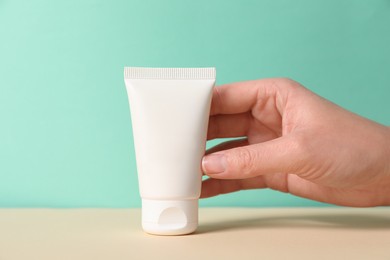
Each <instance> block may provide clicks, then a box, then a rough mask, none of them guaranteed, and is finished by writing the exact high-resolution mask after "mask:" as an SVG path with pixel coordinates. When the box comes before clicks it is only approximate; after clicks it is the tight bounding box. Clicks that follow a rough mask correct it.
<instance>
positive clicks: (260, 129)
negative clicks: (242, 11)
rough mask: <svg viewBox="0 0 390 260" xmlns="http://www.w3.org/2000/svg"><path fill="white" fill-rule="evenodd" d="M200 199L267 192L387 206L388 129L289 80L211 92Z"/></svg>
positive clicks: (389, 179)
mask: <svg viewBox="0 0 390 260" xmlns="http://www.w3.org/2000/svg"><path fill="white" fill-rule="evenodd" d="M230 137H246V138H245V139H239V140H233V141H229V142H226V143H222V144H220V145H218V146H216V147H213V148H211V149H210V150H209V151H207V153H206V154H207V155H206V156H205V157H204V158H203V161H202V168H203V172H204V173H205V174H207V175H208V176H209V177H210V178H209V179H207V180H205V181H203V184H202V193H201V197H202V198H206V197H211V196H215V195H219V194H224V193H229V192H234V191H238V190H242V189H254V188H271V189H274V190H278V191H282V192H289V193H291V194H294V195H297V196H300V197H304V198H309V199H313V200H317V201H321V202H327V203H333V204H337V205H345V206H357V207H365V206H366V207H367V206H379V205H390V128H389V127H386V126H383V125H381V124H378V123H375V122H373V121H370V120H368V119H366V118H363V117H360V116H358V115H356V114H353V113H352V112H349V111H347V110H344V109H343V108H341V107H339V106H337V105H335V104H333V103H331V102H330V101H327V100H325V99H323V98H321V97H320V96H318V95H316V94H314V93H313V92H311V91H309V90H308V89H306V88H304V87H302V86H301V85H300V84H299V83H297V82H295V81H292V80H289V79H264V80H256V81H247V82H240V83H233V84H227V85H223V86H220V87H216V88H215V89H214V93H213V100H212V105H211V113H210V121H209V129H208V140H211V139H215V138H230Z"/></svg>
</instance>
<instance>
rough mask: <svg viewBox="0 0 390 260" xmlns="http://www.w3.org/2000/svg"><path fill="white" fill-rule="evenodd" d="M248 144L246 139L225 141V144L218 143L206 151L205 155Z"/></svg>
mask: <svg viewBox="0 0 390 260" xmlns="http://www.w3.org/2000/svg"><path fill="white" fill-rule="evenodd" d="M248 144H249V143H248V139H246V138H243V139H236V140H230V141H226V142H223V143H220V144H218V145H216V146H214V147H211V148H210V149H207V151H206V155H207V154H210V153H215V152H219V151H223V150H228V149H232V148H236V147H240V146H246V145H248Z"/></svg>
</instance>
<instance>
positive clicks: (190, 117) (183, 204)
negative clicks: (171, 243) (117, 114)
mask: <svg viewBox="0 0 390 260" xmlns="http://www.w3.org/2000/svg"><path fill="white" fill-rule="evenodd" d="M215 74H216V73H215V68H137V67H126V68H125V70H124V77H125V84H126V89H127V94H128V98H129V103H130V111H131V121H132V127H133V137H134V146H135V154H136V162H137V171H138V181H139V189H140V195H141V198H142V227H143V229H144V231H145V232H147V233H150V234H155V235H183V234H188V233H192V232H194V231H195V229H196V228H197V226H198V199H199V196H200V189H201V183H202V170H201V160H202V157H203V155H204V152H205V145H206V138H207V127H208V119H209V113H210V104H211V97H212V91H213V87H214V84H215Z"/></svg>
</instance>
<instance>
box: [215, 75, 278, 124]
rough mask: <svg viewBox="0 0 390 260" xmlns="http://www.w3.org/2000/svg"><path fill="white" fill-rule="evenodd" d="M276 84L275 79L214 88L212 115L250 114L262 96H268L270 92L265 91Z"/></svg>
mask: <svg viewBox="0 0 390 260" xmlns="http://www.w3.org/2000/svg"><path fill="white" fill-rule="evenodd" d="M275 84H276V83H275V79H261V80H251V81H244V82H237V83H230V84H225V85H221V86H218V87H216V88H214V92H213V98H212V102H211V110H210V115H211V116H213V115H218V114H238V113H244V112H248V111H250V110H251V109H252V107H253V106H254V105H255V104H256V103H257V102H258V101H259V99H261V95H260V94H263V93H264V94H265V95H266V94H267V93H269V92H268V91H265V90H266V89H269V88H273V87H274V86H275ZM263 91H265V92H263ZM260 101H261V100H260Z"/></svg>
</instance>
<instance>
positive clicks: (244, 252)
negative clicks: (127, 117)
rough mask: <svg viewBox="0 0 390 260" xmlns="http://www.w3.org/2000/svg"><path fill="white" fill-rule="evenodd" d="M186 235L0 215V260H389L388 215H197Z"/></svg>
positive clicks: (129, 215)
mask: <svg viewBox="0 0 390 260" xmlns="http://www.w3.org/2000/svg"><path fill="white" fill-rule="evenodd" d="M199 216H200V223H199V224H200V226H199V228H198V230H197V232H196V233H194V234H192V235H187V236H176V237H163V236H153V235H148V234H145V233H144V232H143V231H142V229H141V224H140V219H141V213H140V210H139V209H0V259H1V260H8V259H26V260H27V259H39V260H46V259H50V260H56V259H84V260H89V259H93V260H99V259H113V260H117V259H164V260H165V259H390V208H372V209H351V208H275V209H272V208H256V209H248V208H201V209H200V212H199Z"/></svg>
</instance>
